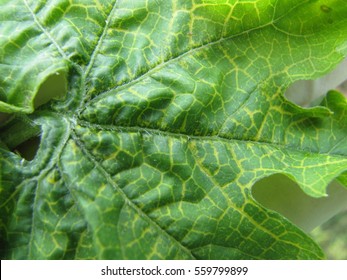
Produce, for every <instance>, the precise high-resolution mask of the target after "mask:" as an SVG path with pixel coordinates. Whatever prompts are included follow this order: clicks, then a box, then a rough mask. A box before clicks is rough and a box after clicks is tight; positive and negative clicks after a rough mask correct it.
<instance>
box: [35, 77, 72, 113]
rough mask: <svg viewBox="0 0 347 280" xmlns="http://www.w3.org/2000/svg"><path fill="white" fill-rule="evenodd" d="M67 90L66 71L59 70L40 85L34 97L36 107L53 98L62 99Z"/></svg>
mask: <svg viewBox="0 0 347 280" xmlns="http://www.w3.org/2000/svg"><path fill="white" fill-rule="evenodd" d="M66 92H67V79H66V73H65V72H57V73H55V74H53V75H51V76H49V77H48V78H47V79H46V80H45V81H44V82H43V83H42V85H41V86H40V88H39V90H38V92H37V94H36V96H35V99H34V107H35V108H37V107H39V106H41V105H43V104H45V103H47V102H48V101H50V100H51V99H61V98H63V97H64V96H65V95H66Z"/></svg>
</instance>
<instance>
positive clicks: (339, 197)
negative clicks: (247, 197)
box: [252, 174, 347, 232]
mask: <svg viewBox="0 0 347 280" xmlns="http://www.w3.org/2000/svg"><path fill="white" fill-rule="evenodd" d="M327 193H328V196H327V197H322V198H313V197H311V196H309V195H307V194H306V193H304V192H303V191H302V190H301V188H300V187H299V186H298V184H296V183H295V182H294V181H292V180H291V179H290V178H289V177H287V176H285V175H283V174H274V175H271V176H269V177H266V178H263V179H261V180H259V181H258V182H257V183H255V184H254V186H253V188H252V195H253V198H254V199H255V200H256V201H257V202H258V203H260V204H261V205H262V206H264V207H265V208H268V209H271V210H274V211H276V212H278V213H280V214H282V215H283V216H284V217H286V218H287V219H288V220H290V221H292V222H293V223H294V224H296V225H297V226H298V227H300V228H302V229H303V230H305V231H306V232H309V231H311V230H313V229H314V228H315V227H317V226H319V225H321V224H322V223H324V222H325V221H327V220H328V219H330V218H332V217H333V216H335V215H336V214H337V213H339V212H340V211H342V210H344V209H345V208H346V200H347V189H346V188H344V187H343V186H341V185H340V184H339V183H337V182H336V181H333V182H332V183H331V184H330V185H329V187H328V191H327Z"/></svg>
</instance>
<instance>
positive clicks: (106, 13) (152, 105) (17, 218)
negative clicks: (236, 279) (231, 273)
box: [0, 0, 347, 259]
mask: <svg viewBox="0 0 347 280" xmlns="http://www.w3.org/2000/svg"><path fill="white" fill-rule="evenodd" d="M0 3H1V9H0V112H3V113H14V117H12V119H9V120H8V121H7V122H6V123H4V124H3V125H2V129H1V131H0V139H1V141H0V154H1V157H0V170H1V172H0V211H1V212H0V213H1V214H0V236H1V239H0V242H1V249H0V250H1V258H3V259H8V258H14V259H46V258H47V259H316V258H318V259H319V258H324V255H323V253H322V252H321V249H320V248H319V247H318V246H317V245H316V244H315V243H314V241H312V240H311V238H310V237H308V236H307V235H306V234H305V233H303V232H302V231H301V230H300V229H298V228H297V227H296V226H294V225H293V224H292V223H290V222H289V221H288V220H287V219H286V218H284V217H283V216H281V215H280V214H278V213H276V212H274V211H270V210H268V209H266V208H264V207H262V206H261V205H260V204H259V203H257V202H256V201H255V200H254V198H253V197H252V195H251V188H252V186H253V185H254V183H255V182H257V181H259V180H260V179H261V178H264V177H267V176H270V175H272V174H276V173H282V174H285V175H287V176H288V177H290V178H291V179H293V180H294V181H295V182H297V183H298V184H299V185H300V187H301V188H302V189H303V191H304V192H306V193H307V194H308V195H311V196H314V197H321V196H324V195H325V193H326V186H327V184H328V183H329V182H330V181H331V180H333V179H335V178H337V179H338V180H339V181H340V182H341V183H342V184H344V185H345V186H347V183H346V182H347V180H346V178H347V176H346V174H347V145H346V139H347V102H346V99H345V98H344V97H343V96H342V95H341V94H339V93H338V92H334V91H331V92H329V93H328V95H327V96H326V97H325V99H324V100H323V101H322V103H321V105H320V106H319V107H315V108H308V109H303V108H300V107H298V106H296V105H294V104H292V103H291V102H289V101H288V100H286V99H285V98H284V97H283V92H284V90H285V89H286V88H287V87H288V85H289V84H290V83H292V82H293V81H295V80H298V79H312V78H315V77H318V76H320V75H323V74H324V73H326V72H328V71H329V70H331V69H333V67H334V66H335V65H336V64H337V63H338V62H339V61H341V59H342V58H343V57H344V55H345V54H346V53H347V17H346V14H347V5H346V2H345V1H344V0H315V1H312V0H311V1H302V0H300V1H299V0H291V1H289V0H283V1H282V0H281V1H277V0H258V1H241V0H240V1H237V0H230V1H212V0H211V1H207V0H206V1H198V0H196V1H189V0H185V1H183V0H182V1H161V0H153V1H151V0H147V1H145V0H139V1H117V2H116V1H114V0H109V1H88V0H85V1H77V0H70V1H63V0H56V1H30V0H22V1H19V0H18V1H13V0H11V1H9V0H1V1H0ZM55 73H63V74H64V73H65V74H64V75H66V80H67V83H68V90H67V94H66V97H65V98H64V99H60V100H52V101H50V102H49V103H47V104H45V105H43V106H41V107H38V108H35V107H36V106H35V104H38V103H37V101H36V100H35V98H36V96H37V94H38V90H39V89H40V87H41V86H42V85H43V84H44V83H45V81H47V80H48V79H50V77H52V75H55ZM52 90H54V89H52ZM49 94H50V93H49V92H47V95H48V96H49ZM28 113H30V114H28ZM37 128H39V131H40V138H41V142H40V146H39V149H38V151H37V154H36V155H35V157H34V158H33V160H31V161H29V160H25V159H23V158H21V156H20V155H18V154H16V153H15V152H12V151H10V150H11V149H12V150H13V148H15V146H16V145H15V144H14V143H16V142H23V141H25V140H27V139H28V138H30V137H32V136H34V135H37Z"/></svg>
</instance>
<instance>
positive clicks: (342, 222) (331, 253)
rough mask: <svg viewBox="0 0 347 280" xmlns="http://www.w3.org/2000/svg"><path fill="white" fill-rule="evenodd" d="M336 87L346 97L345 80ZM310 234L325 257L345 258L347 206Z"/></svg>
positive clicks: (333, 258) (346, 250)
mask: <svg viewBox="0 0 347 280" xmlns="http://www.w3.org/2000/svg"><path fill="white" fill-rule="evenodd" d="M345 71H346V70H345ZM337 89H338V90H339V91H340V92H342V93H344V95H345V96H346V97H347V81H345V82H344V83H342V84H341V85H340V86H339V87H337ZM346 145H347V143H346ZM311 236H312V238H313V239H314V240H315V241H316V242H317V243H318V244H319V245H320V246H321V247H322V249H323V251H324V252H325V254H326V257H327V259H329V260H347V206H346V210H345V211H343V212H341V213H340V214H337V215H336V216H335V217H333V218H332V219H330V220H329V221H327V222H326V223H324V224H323V225H321V226H320V227H318V228H316V229H314V230H313V231H312V232H311Z"/></svg>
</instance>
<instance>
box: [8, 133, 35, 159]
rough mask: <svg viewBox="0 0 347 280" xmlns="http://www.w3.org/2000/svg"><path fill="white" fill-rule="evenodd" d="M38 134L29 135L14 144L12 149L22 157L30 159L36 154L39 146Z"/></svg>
mask: <svg viewBox="0 0 347 280" xmlns="http://www.w3.org/2000/svg"><path fill="white" fill-rule="evenodd" d="M40 141H41V138H40V136H35V137H31V138H29V139H28V140H26V141H24V142H23V143H21V144H19V145H18V146H16V147H15V148H14V149H13V151H14V152H15V153H17V154H19V155H20V156H21V157H22V158H24V159H26V160H28V161H31V160H33V159H34V157H35V156H36V153H37V151H38V149H39V146H40Z"/></svg>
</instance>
